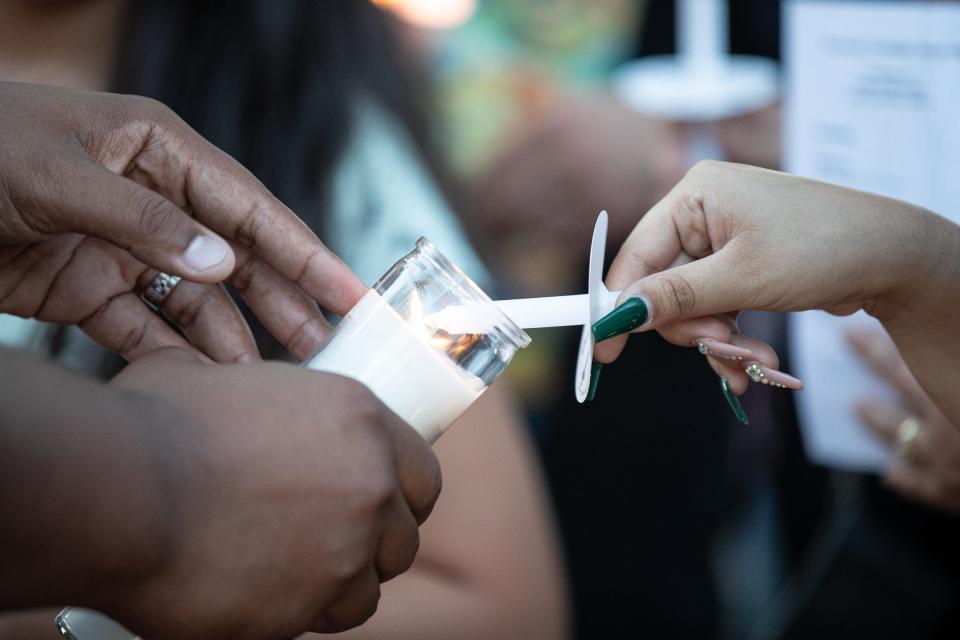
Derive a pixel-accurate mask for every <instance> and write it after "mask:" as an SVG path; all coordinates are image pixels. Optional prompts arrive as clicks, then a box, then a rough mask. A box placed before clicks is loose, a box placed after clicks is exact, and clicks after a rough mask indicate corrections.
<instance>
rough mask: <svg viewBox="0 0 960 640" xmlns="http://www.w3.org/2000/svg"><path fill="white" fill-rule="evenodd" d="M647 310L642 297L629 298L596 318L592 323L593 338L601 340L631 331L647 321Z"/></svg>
mask: <svg viewBox="0 0 960 640" xmlns="http://www.w3.org/2000/svg"><path fill="white" fill-rule="evenodd" d="M648 317H649V312H648V310H647V303H646V302H644V301H643V299H642V298H630V299H629V300H627V301H626V302H624V303H623V304H622V305H620V306H619V307H617V308H616V309H614V310H613V311H611V312H610V313H608V314H607V315H605V316H603V317H602V318H600V319H599V320H597V322H596V324H594V325H593V338H594V340H596V341H597V342H602V341H604V340H607V339H609V338H612V337H614V336H619V335H620V334H622V333H627V332H628V331H633V330H634V329H636V328H637V327H639V326H640V325H642V324H643V323H645V322H646V321H647V318H648Z"/></svg>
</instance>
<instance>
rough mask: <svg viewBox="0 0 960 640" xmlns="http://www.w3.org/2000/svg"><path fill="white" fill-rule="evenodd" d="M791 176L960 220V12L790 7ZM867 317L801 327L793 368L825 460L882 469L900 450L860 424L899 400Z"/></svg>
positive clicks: (805, 420) (856, 5) (810, 317)
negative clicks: (872, 344) (857, 351)
mask: <svg viewBox="0 0 960 640" xmlns="http://www.w3.org/2000/svg"><path fill="white" fill-rule="evenodd" d="M785 8H786V11H785V13H784V35H785V40H784V48H783V50H784V62H785V64H786V123H785V139H784V144H785V163H784V166H785V168H786V170H787V171H790V172H792V173H797V174H800V175H804V176H808V177H811V178H816V179H818V180H825V181H827V182H833V183H836V184H841V185H844V186H848V187H853V188H856V189H863V190H865V191H872V192H875V193H881V194H884V195H887V196H891V197H894V198H899V199H902V200H906V201H909V202H913V203H916V204H919V205H921V206H923V207H926V208H928V209H931V210H933V211H936V212H937V213H940V214H941V215H944V216H946V217H948V218H951V219H953V220H955V221H960V3H956V2H816V1H811V0H793V1H792V2H788V3H787V4H786V6H785ZM854 323H872V324H874V325H875V326H879V323H877V322H876V321H875V320H873V319H872V318H869V317H867V316H866V314H863V313H860V314H857V315H856V316H853V317H850V318H837V317H834V316H830V315H829V314H826V313H823V312H807V313H803V314H795V315H794V316H793V317H792V318H791V324H790V328H791V344H790V348H791V356H792V357H791V362H792V365H793V369H794V372H795V373H796V374H797V375H798V376H799V377H800V378H802V379H803V380H804V383H805V384H806V389H805V390H804V391H803V392H801V393H799V394H798V395H797V401H798V411H799V414H800V416H799V417H800V421H801V426H802V429H803V433H804V443H805V446H806V448H807V452H808V454H809V455H810V457H811V459H812V460H813V461H814V462H817V463H821V464H826V465H830V466H835V467H839V468H844V469H850V470H859V471H871V470H872V471H879V470H881V469H883V468H884V467H885V466H886V465H887V464H888V462H889V455H890V454H889V452H888V451H887V450H886V449H885V448H884V447H882V446H881V445H879V444H878V443H877V441H876V440H874V438H873V437H872V436H870V435H869V434H868V433H866V432H865V430H864V428H863V427H862V426H861V425H860V423H859V422H858V420H857V418H856V416H855V414H854V410H853V405H854V403H855V402H856V401H857V400H858V399H860V398H862V397H865V396H866V397H879V398H884V397H887V398H892V397H893V396H892V394H891V392H890V390H889V389H887V388H886V387H885V386H884V385H883V384H882V383H881V382H880V380H879V379H877V378H876V377H875V376H874V375H873V374H872V373H871V372H869V371H867V370H866V368H865V367H864V366H863V365H862V364H861V363H860V362H859V361H858V360H857V359H856V357H855V356H854V355H853V353H852V351H851V350H850V349H849V347H847V345H846V342H845V340H844V337H843V332H844V331H845V330H846V328H847V327H850V326H852V325H853V324H854Z"/></svg>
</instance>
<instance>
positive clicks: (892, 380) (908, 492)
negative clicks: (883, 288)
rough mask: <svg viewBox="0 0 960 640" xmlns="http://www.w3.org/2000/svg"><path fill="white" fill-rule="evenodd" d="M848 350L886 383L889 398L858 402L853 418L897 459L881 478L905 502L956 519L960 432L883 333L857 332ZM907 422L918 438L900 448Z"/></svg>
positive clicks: (959, 497) (959, 495) (959, 494)
mask: <svg viewBox="0 0 960 640" xmlns="http://www.w3.org/2000/svg"><path fill="white" fill-rule="evenodd" d="M848 339H849V341H850V344H851V345H852V346H853V348H854V350H855V351H856V352H857V354H858V355H859V356H860V357H861V358H862V359H863V361H864V362H865V363H866V364H867V365H868V366H869V367H870V368H871V369H872V370H873V371H874V372H875V373H876V374H877V375H878V376H880V378H881V379H882V380H883V381H884V382H885V383H887V385H888V386H889V387H890V390H891V392H893V393H894V394H895V397H893V398H887V399H877V398H862V399H860V401H859V402H858V403H857V405H856V409H857V413H858V414H859V416H860V420H861V421H862V422H863V424H864V426H866V427H867V428H868V429H869V430H870V431H871V432H872V433H873V434H875V435H876V436H877V437H878V438H879V439H880V440H881V441H882V442H883V443H884V444H886V445H887V446H888V447H890V449H891V450H893V451H894V452H895V453H896V454H897V456H896V458H895V459H894V462H893V464H892V465H891V466H890V468H889V469H887V471H886V473H885V474H884V479H885V480H886V482H887V484H888V485H889V486H890V487H892V488H893V489H894V490H895V491H898V492H899V493H901V494H903V495H905V496H906V497H908V498H913V499H914V500H919V501H921V502H924V503H926V504H928V505H931V506H933V507H936V508H938V509H942V510H944V511H952V512H958V513H960V429H957V428H956V427H955V426H953V425H952V424H950V421H949V420H947V418H946V416H944V415H943V412H942V411H940V409H938V408H937V406H936V405H935V404H933V402H932V401H931V400H930V398H929V397H928V396H927V394H926V393H924V392H923V389H921V388H920V385H919V384H917V381H916V379H915V378H914V377H913V374H911V373H910V370H909V369H907V365H906V364H905V363H904V362H903V358H901V357H900V354H899V353H898V352H897V348H896V346H895V345H894V344H893V342H891V340H890V338H889V336H887V335H885V334H884V333H883V332H882V331H877V330H869V329H867V330H865V329H856V330H852V331H851V332H850V333H849V334H848ZM908 420H911V421H913V425H914V427H915V428H916V430H917V431H916V433H915V434H913V437H911V438H910V439H909V441H908V442H907V443H903V442H901V441H900V440H901V438H902V434H901V429H903V428H904V426H905V423H906V422H907V421H908Z"/></svg>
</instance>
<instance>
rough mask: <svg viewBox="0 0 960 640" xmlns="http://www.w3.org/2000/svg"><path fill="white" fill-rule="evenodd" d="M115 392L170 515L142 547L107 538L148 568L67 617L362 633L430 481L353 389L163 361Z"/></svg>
mask: <svg viewBox="0 0 960 640" xmlns="http://www.w3.org/2000/svg"><path fill="white" fill-rule="evenodd" d="M111 386H112V387H114V388H115V389H118V390H120V391H121V392H122V393H123V394H125V395H126V396H127V397H129V399H130V402H132V403H134V404H135V405H137V406H142V407H144V409H149V411H148V412H144V414H143V415H145V416H147V415H149V416H150V419H151V420H156V421H157V422H158V424H155V425H151V426H155V429H154V434H153V436H152V437H151V440H152V441H153V442H154V444H153V446H152V447H151V456H152V459H153V461H154V462H155V464H154V465H152V467H151V468H152V469H154V470H155V471H156V473H159V474H161V477H160V478H158V480H157V482H155V483H153V485H155V486H158V487H160V490H161V491H162V492H163V496H162V499H161V500H157V501H154V502H156V503H159V504H161V505H164V506H165V507H166V512H165V513H162V514H159V515H160V517H157V518H154V519H153V520H154V521H155V522H156V523H157V530H156V531H152V535H151V536H150V537H149V539H148V540H143V541H136V540H123V539H118V540H112V541H111V540H110V538H109V536H104V537H103V539H102V540H101V542H102V544H103V546H108V545H110V544H114V545H123V544H129V545H134V546H137V545H146V546H147V550H146V552H145V553H143V554H141V557H143V556H145V557H150V558H153V561H152V562H150V563H148V564H147V567H148V568H147V569H145V570H143V571H142V572H141V573H140V574H139V575H137V574H134V575H132V576H123V579H117V577H116V576H115V577H114V578H113V579H112V580H102V581H101V582H102V583H101V584H100V585H99V586H98V587H97V588H93V587H92V586H91V587H90V588H89V589H88V590H87V591H85V592H84V593H83V597H81V598H79V601H78V602H77V604H80V605H83V604H86V606H91V607H93V608H97V609H100V610H102V611H104V612H105V613H108V614H110V615H111V616H112V617H114V618H116V619H117V620H118V621H120V622H122V623H123V624H124V625H125V626H127V627H128V628H129V629H131V630H132V631H135V632H137V633H138V634H141V635H142V636H143V637H146V638H157V639H158V640H159V639H162V638H178V639H181V640H183V639H186V638H204V639H208V638H231V639H240V638H252V639H259V638H289V637H294V636H295V635H297V634H299V633H303V632H304V631H307V630H316V631H322V632H333V631H340V630H344V629H347V628H350V627H353V626H355V625H358V624H360V623H362V622H363V621H365V620H366V619H367V618H369V617H370V615H372V614H373V612H374V611H375V610H376V607H377V601H378V598H379V594H380V583H381V582H383V581H386V580H389V579H390V578H392V577H394V576H396V575H398V574H400V573H402V572H404V571H406V569H407V568H409V566H410V565H411V563H412V562H413V559H414V556H415V555H416V552H417V548H418V543H419V534H418V525H419V524H420V523H422V522H423V521H424V520H425V519H426V518H427V516H428V515H429V513H430V511H431V509H432V508H433V504H434V502H435V501H436V498H437V495H438V493H439V491H440V469H439V466H438V464H437V460H436V458H435V457H434V455H433V453H432V451H431V450H430V448H429V446H428V445H427V444H426V442H425V441H424V440H423V438H421V437H420V436H419V435H418V434H417V433H416V432H415V431H414V430H413V429H411V428H410V427H408V426H407V425H405V424H404V423H403V422H402V421H401V420H400V419H399V418H398V417H396V416H395V415H394V414H393V413H391V412H390V411H389V410H388V409H387V408H386V407H384V406H383V405H382V404H381V403H380V402H379V401H378V400H377V399H376V398H375V397H374V396H373V395H372V394H371V393H370V392H369V391H368V390H367V389H366V388H365V387H363V386H362V385H360V384H358V383H356V382H353V381H351V380H348V379H346V378H342V377H340V376H335V375H331V374H321V373H316V372H313V371H307V370H305V369H302V368H299V367H295V366H292V365H288V364H282V363H250V364H244V365H213V364H204V363H203V362H201V361H200V360H199V359H198V357H197V356H196V354H192V353H190V352H187V351H184V350H179V349H161V350H158V351H156V352H153V353H151V354H149V355H147V356H144V357H143V358H140V359H138V360H136V361H134V362H133V363H131V364H130V365H129V366H128V367H127V368H125V369H124V371H123V372H122V373H121V374H120V375H119V376H117V378H115V379H114V381H113V383H112V385H111ZM118 481H120V480H119V479H118ZM118 491H122V489H119V488H118ZM106 524H107V523H102V525H106ZM105 528H107V527H105ZM149 542H157V544H152V545H150V544H148V543H149ZM89 554H90V555H91V556H95V555H96V552H95V550H89ZM84 598H89V599H90V600H89V601H88V602H87V603H84V602H83V600H84Z"/></svg>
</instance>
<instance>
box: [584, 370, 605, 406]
mask: <svg viewBox="0 0 960 640" xmlns="http://www.w3.org/2000/svg"><path fill="white" fill-rule="evenodd" d="M601 371H603V365H602V364H600V363H599V362H594V363H593V368H592V369H590V391H588V392H587V402H589V401H591V400H593V399H594V398H595V397H597V387H598V386H599V385H600V372H601Z"/></svg>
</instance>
